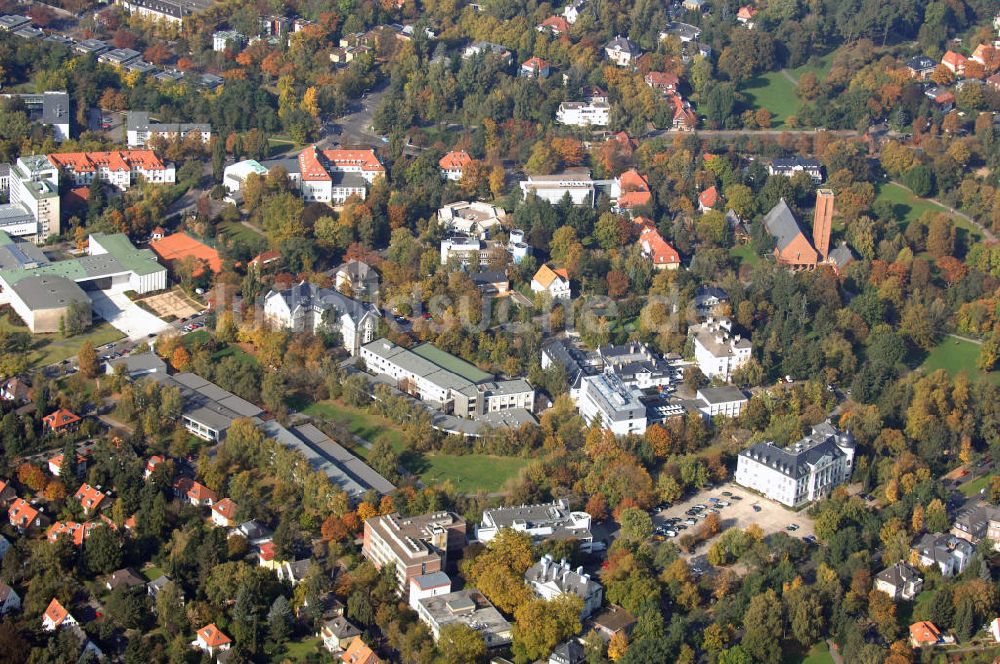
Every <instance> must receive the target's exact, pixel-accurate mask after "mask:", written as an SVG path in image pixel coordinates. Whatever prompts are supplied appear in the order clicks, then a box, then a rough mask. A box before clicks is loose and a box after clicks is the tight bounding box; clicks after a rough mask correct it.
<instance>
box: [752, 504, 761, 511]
mask: <svg viewBox="0 0 1000 664" xmlns="http://www.w3.org/2000/svg"><path fill="white" fill-rule="evenodd" d="M760 510H761V507H760V505H754V506H753V511H754V512H759V511H760Z"/></svg>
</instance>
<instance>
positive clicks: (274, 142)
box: [267, 136, 295, 157]
mask: <svg viewBox="0 0 1000 664" xmlns="http://www.w3.org/2000/svg"><path fill="white" fill-rule="evenodd" d="M267 145H268V148H270V151H271V153H270V156H272V157H273V156H274V155H276V154H281V153H282V152H285V151H286V150H288V149H290V148H294V147H295V141H293V140H291V139H289V138H284V137H274V136H272V137H271V138H269V139H267Z"/></svg>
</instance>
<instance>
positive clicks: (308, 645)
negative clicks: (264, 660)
mask: <svg viewBox="0 0 1000 664" xmlns="http://www.w3.org/2000/svg"><path fill="white" fill-rule="evenodd" d="M321 642H322V639H320V637H318V636H314V637H311V638H308V639H304V640H302V641H294V642H292V643H287V644H285V649H284V652H281V653H278V654H276V655H275V656H274V658H273V659H272V661H274V662H283V661H285V660H286V659H287V660H291V661H293V662H304V661H306V658H307V657H308V656H309V655H315V654H317V653H318V652H319V646H320V643H321Z"/></svg>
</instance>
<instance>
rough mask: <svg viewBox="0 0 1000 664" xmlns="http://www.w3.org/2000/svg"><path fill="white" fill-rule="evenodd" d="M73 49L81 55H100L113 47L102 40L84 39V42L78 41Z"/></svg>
mask: <svg viewBox="0 0 1000 664" xmlns="http://www.w3.org/2000/svg"><path fill="white" fill-rule="evenodd" d="M73 48H74V49H76V50H77V51H79V52H80V53H93V54H94V55H99V54H101V53H104V52H105V51H107V50H108V49H110V48H111V47H110V46H108V45H107V44H105V43H104V42H102V41H101V40H100V39H84V40H83V41H78V42H77V43H76V44H75V45H74V46H73Z"/></svg>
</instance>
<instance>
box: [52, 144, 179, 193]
mask: <svg viewBox="0 0 1000 664" xmlns="http://www.w3.org/2000/svg"><path fill="white" fill-rule="evenodd" d="M49 161H50V162H51V163H52V165H53V166H55V167H56V168H58V169H59V170H60V171H61V172H63V173H65V174H66V175H67V176H68V177H69V178H70V179H71V180H72V181H73V184H75V185H76V186H78V187H81V186H83V187H86V186H90V183H91V182H93V181H94V179H95V178H96V179H98V180H100V181H101V182H106V183H107V184H110V185H112V186H114V187H117V188H118V189H120V190H122V191H125V190H126V189H128V188H129V187H131V186H132V185H133V184H135V183H137V182H138V181H139V180H140V179H142V180H145V181H147V182H152V183H155V184H174V182H175V180H176V173H175V171H174V167H173V165H171V164H165V163H164V162H163V161H161V160H160V158H159V157H157V156H156V153H155V152H153V151H152V150H114V151H111V152H57V153H53V154H50V155H49Z"/></svg>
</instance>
